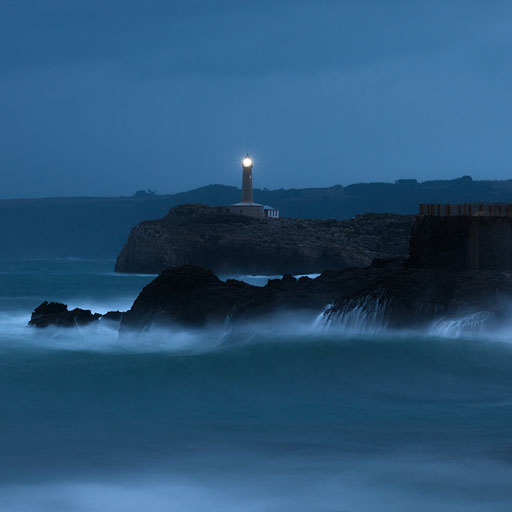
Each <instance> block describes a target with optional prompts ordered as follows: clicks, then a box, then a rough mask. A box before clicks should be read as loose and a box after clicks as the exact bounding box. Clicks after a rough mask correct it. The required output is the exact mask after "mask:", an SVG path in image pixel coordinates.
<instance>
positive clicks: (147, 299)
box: [121, 265, 336, 331]
mask: <svg viewBox="0 0 512 512" xmlns="http://www.w3.org/2000/svg"><path fill="white" fill-rule="evenodd" d="M335 281H336V277H335V276H334V277H333V278H332V279H329V278H328V277H325V278H324V277H322V276H321V277H319V278H317V279H315V280H312V279H304V280H299V281H297V280H296V279H295V278H293V277H292V276H287V277H285V278H284V279H273V280H270V281H269V283H268V284H267V285H266V286H264V287H259V286H251V285H249V284H247V283H243V282H241V281H237V280H234V279H228V280H227V281H226V282H224V281H221V280H220V279H219V278H218V277H217V276H215V274H214V273H213V272H212V271H211V270H205V269H203V268H201V267H197V266H194V265H183V266H181V267H175V268H172V269H169V270H165V271H164V272H162V273H161V274H160V275H159V276H158V277H157V278H156V279H155V280H154V281H152V282H151V283H150V284H148V285H147V286H146V287H145V288H144V289H143V290H142V292H141V293H140V294H139V296H138V297H137V299H136V300H135V302H134V304H133V306H132V308H131V309H130V310H129V311H128V312H126V313H125V314H124V316H123V320H122V323H121V330H128V329H135V330H139V331H140V330H143V329H145V328H147V327H149V326H154V325H170V324H179V325H186V326H204V325H208V324H221V323H223V322H225V321H226V320H227V319H228V318H231V319H232V320H241V319H251V318H256V317H261V316H262V315H265V314H270V313H274V312H277V311H280V310H283V309H315V308H320V307H322V306H323V305H324V304H326V303H328V302H329V300H330V299H332V298H333V297H334V296H335V295H334V290H335V287H333V283H334V282H335Z"/></svg>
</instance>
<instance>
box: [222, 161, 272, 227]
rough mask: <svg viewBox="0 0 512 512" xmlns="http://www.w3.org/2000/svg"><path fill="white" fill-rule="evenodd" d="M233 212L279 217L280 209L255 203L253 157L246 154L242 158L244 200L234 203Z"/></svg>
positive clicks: (231, 209)
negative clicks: (253, 193) (253, 195)
mask: <svg viewBox="0 0 512 512" xmlns="http://www.w3.org/2000/svg"><path fill="white" fill-rule="evenodd" d="M229 210H230V212H231V213H237V214H238V215H247V216H249V217H271V218H274V219H277V218H279V210H276V209H275V208H272V207H271V206H264V205H262V204H258V203H255V202H254V200H253V197H252V158H251V157H250V156H249V155H246V156H245V158H244V159H243V160H242V201H240V202H239V203H235V204H232V205H231V206H230V208H229Z"/></svg>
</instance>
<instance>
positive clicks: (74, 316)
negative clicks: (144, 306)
mask: <svg viewBox="0 0 512 512" xmlns="http://www.w3.org/2000/svg"><path fill="white" fill-rule="evenodd" d="M122 315H123V313H121V312H120V311H109V312H108V313H106V314H104V315H100V314H99V313H92V312H91V310H90V309H80V308H75V309H72V310H71V311H70V310H69V309H68V306H67V305H66V304H62V303H61V302H47V301H45V302H43V303H42V304H41V305H39V306H38V307H37V308H36V309H34V311H33V312H32V316H31V318H30V321H29V325H31V326H33V327H40V328H44V327H49V326H50V325H53V326H56V327H81V326H84V325H89V324H91V323H93V322H97V321H98V320H106V321H111V322H116V323H119V322H120V321H121V317H122Z"/></svg>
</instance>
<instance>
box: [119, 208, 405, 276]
mask: <svg viewBox="0 0 512 512" xmlns="http://www.w3.org/2000/svg"><path fill="white" fill-rule="evenodd" d="M412 220H413V217H412V216H404V215H391V214H366V215H358V216H357V217H355V218H353V219H350V220H311V219H286V218H282V219H255V218H250V217H246V216H242V215H236V214H232V213H230V212H229V210H228V208H226V207H223V206H218V207H209V206H204V205H182V206H177V207H175V208H172V209H171V210H170V212H169V214H168V215H167V216H166V217H164V218H163V219H159V220H154V221H147V222H142V223H141V224H138V225H137V226H136V227H134V228H133V230H132V232H131V234H130V237H129V239H128V241H127V243H126V245H125V246H124V248H123V250H122V252H121V253H120V254H119V256H118V258H117V262H116V267H115V270H116V272H132V273H160V272H162V271H163V270H165V269H167V268H171V267H174V266H179V265H185V264H193V265H199V266H202V267H205V268H210V269H212V270H213V271H214V272H216V273H219V274H231V275H233V274H264V275H276V274H308V273H319V272H322V271H323V270H325V269H339V268H343V267H351V266H361V267H363V266H367V265H369V264H370V263H371V261H372V260H373V259H374V258H382V257H389V256H405V255H406V254H407V250H408V240H409V230H410V227H411V224H412Z"/></svg>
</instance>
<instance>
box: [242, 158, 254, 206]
mask: <svg viewBox="0 0 512 512" xmlns="http://www.w3.org/2000/svg"><path fill="white" fill-rule="evenodd" d="M242 203H254V201H253V199H252V158H250V157H249V155H247V156H246V157H245V158H244V159H243V161H242Z"/></svg>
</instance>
